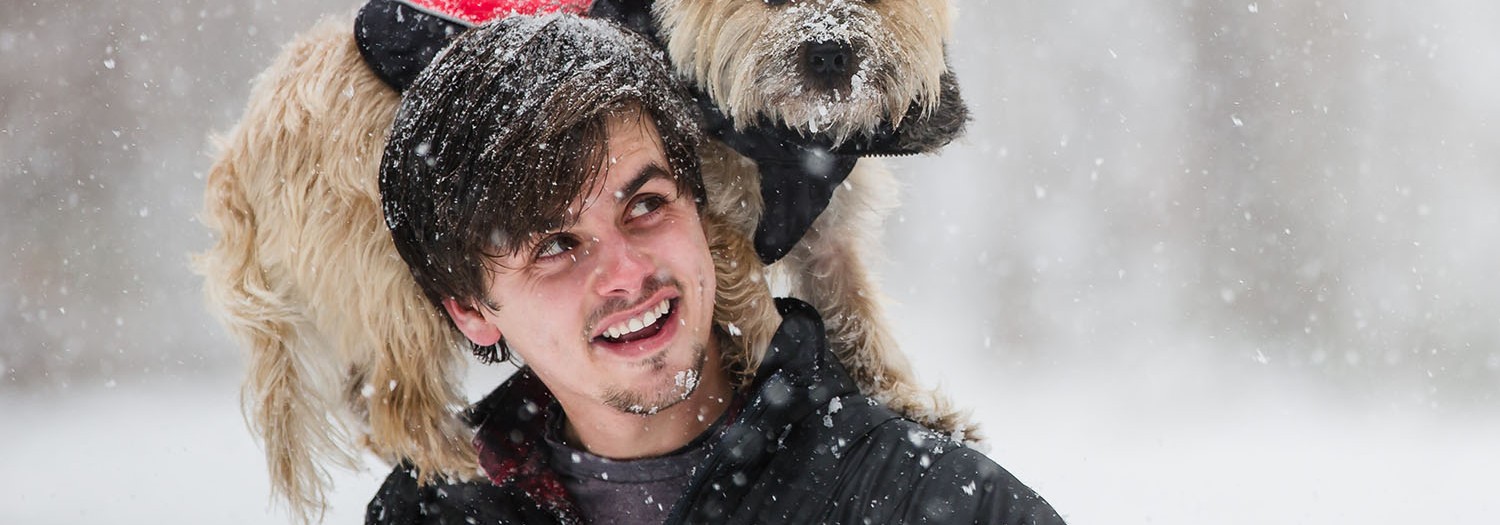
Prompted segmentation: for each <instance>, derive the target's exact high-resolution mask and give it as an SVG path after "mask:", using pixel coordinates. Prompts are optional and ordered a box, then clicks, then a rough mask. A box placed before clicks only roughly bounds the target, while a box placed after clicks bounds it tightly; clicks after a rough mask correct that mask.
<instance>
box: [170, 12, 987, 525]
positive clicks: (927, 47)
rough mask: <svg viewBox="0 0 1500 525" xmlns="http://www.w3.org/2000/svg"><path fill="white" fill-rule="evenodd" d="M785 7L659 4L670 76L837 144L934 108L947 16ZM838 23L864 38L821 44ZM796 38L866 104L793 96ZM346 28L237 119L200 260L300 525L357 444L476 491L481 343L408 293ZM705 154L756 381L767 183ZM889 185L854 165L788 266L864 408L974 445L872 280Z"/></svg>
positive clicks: (723, 155) (381, 119)
mask: <svg viewBox="0 0 1500 525" xmlns="http://www.w3.org/2000/svg"><path fill="white" fill-rule="evenodd" d="M771 3H775V2H771ZM791 4H792V5H789V6H787V5H783V6H770V5H769V3H766V2H758V1H745V0H714V1H709V0H658V3H657V5H656V15H657V17H658V20H659V21H660V23H661V27H662V29H663V34H664V35H665V36H666V42H667V44H668V47H669V56H670V57H671V59H672V60H673V63H674V64H675V65H676V66H677V67H678V68H679V70H680V71H681V72H682V73H684V74H685V75H686V76H688V78H689V79H691V80H693V81H695V82H698V83H699V84H700V87H704V88H706V90H707V91H708V92H710V93H712V94H713V95H714V97H715V101H716V102H717V103H719V105H720V106H721V107H722V108H725V110H726V111H727V112H729V113H731V114H734V115H737V116H753V115H761V116H767V117H770V118H774V119H776V120H778V121H781V122H784V123H786V124H787V125H789V126H791V127H796V128H798V129H803V130H806V131H808V132H817V133H832V134H833V136H835V138H837V139H839V140H843V139H845V138H848V137H854V136H858V135H859V134H861V133H864V132H866V131H868V130H869V129H872V128H873V127H875V126H877V125H879V124H880V123H882V122H887V121H891V120H896V121H899V120H900V119H901V118H903V117H902V115H903V109H905V107H906V105H907V104H911V103H913V102H915V103H916V104H917V105H919V106H923V107H924V108H926V109H924V111H930V110H931V104H933V103H934V102H933V101H934V100H936V99H935V97H936V89H937V87H936V85H937V84H936V79H937V78H938V75H939V74H941V73H943V72H944V71H945V68H946V66H945V64H944V62H943V60H942V51H941V46H942V39H943V38H945V36H946V35H947V33H948V27H947V24H948V19H949V17H950V14H949V13H948V9H947V6H946V2H945V0H881V1H879V2H871V3H868V5H855V4H866V3H865V2H853V1H846V0H809V1H804V2H797V1H793V2H791ZM772 7H780V8H781V9H780V11H775V10H771V9H770V8H772ZM796 9H800V10H802V11H801V12H802V14H800V15H797V14H796V13H797V12H798V11H796ZM752 10H763V11H752ZM794 15H795V16H800V17H802V18H800V19H799V18H794ZM829 17H833V18H829ZM838 17H846V18H845V19H847V20H853V21H855V22H852V23H849V24H847V25H843V26H839V25H838V24H832V25H828V24H825V25H823V26H818V25H817V24H820V23H822V22H819V20H823V21H825V22H826V21H829V20H838V19H839V18H838ZM783 24H799V25H808V24H812V25H814V26H817V27H824V28H825V29H826V30H827V31H829V33H828V36H829V38H836V37H838V38H842V37H847V38H849V39H851V41H853V42H860V43H861V44H860V46H862V48H864V49H869V50H870V51H869V54H868V55H865V56H864V57H863V58H862V59H861V60H862V61H861V62H860V66H859V67H860V71H863V72H864V73H863V74H864V75H866V76H865V77H864V79H863V80H861V81H860V82H863V84H862V87H860V88H859V89H858V90H856V91H859V93H857V94H854V95H850V94H845V95H838V96H834V95H831V94H829V93H814V92H810V91H809V92H801V93H798V92H795V89H793V88H792V87H790V86H789V84H790V83H793V82H795V81H796V73H795V71H794V70H793V69H787V68H788V67H790V66H785V64H784V63H783V61H782V60H781V59H780V58H778V57H785V56H787V54H789V53H790V54H795V53H796V51H795V50H792V49H791V48H790V47H787V46H784V45H777V44H775V41H776V40H778V39H786V38H788V35H789V34H790V33H788V31H789V30H786V29H782V25H783ZM835 26H837V27H835ZM350 27H351V24H350V21H349V19H348V18H339V19H334V20H324V21H321V22H319V23H318V24H317V25H316V26H315V27H314V28H313V29H312V30H311V31H309V32H308V33H306V34H304V35H302V36H300V37H299V38H297V39H296V40H295V41H294V42H292V43H291V44H289V45H288V46H287V47H286V48H285V49H284V50H283V52H282V54H281V56H280V57H279V58H278V59H277V60H276V61H275V63H273V64H272V65H271V66H270V68H268V69H267V71H266V72H265V73H263V74H262V76H261V77H260V78H259V79H258V80H257V82H256V84H255V87H254V88H253V90H252V93H251V98H250V103H249V105H248V106H247V108H246V111H245V114H244V116H243V118H242V120H241V121H240V123H239V124H238V126H237V127H236V128H235V129H234V130H233V131H232V132H230V133H229V134H228V136H227V137H224V138H222V139H221V140H220V141H219V146H220V151H219V153H218V154H217V157H216V159H215V162H214V164H213V166H212V168H211V169H210V171H209V175H208V184H207V190H206V194H205V209H204V213H203V217H202V220H203V222H204V223H205V224H206V225H208V226H209V227H210V228H211V229H213V230H214V231H215V232H217V233H218V240H217V243H216V244H215V245H214V246H213V247H212V248H211V249H210V250H209V251H208V252H206V253H204V254H201V255H200V256H199V257H198V258H197V269H198V271H199V272H200V273H202V274H203V275H204V276H205V277H206V288H207V293H208V298H209V303H210V304H211V305H212V306H214V307H216V309H217V310H218V311H219V314H220V317H221V318H222V319H223V320H224V322H225V323H226V325H227V326H228V327H229V328H230V329H231V331H232V332H234V333H235V334H236V335H237V336H238V337H239V339H241V341H242V342H243V343H244V344H245V345H246V346H248V348H249V376H248V378H247V379H246V383H245V388H244V398H243V402H244V405H245V411H246V414H247V417H248V419H249V420H250V423H251V425H252V427H253V429H254V431H255V432H256V433H257V435H258V436H259V437H260V439H261V440H262V442H263V445H264V447H265V453H266V456H267V461H268V465H269V469H270V474H271V478H272V484H273V488H274V489H275V491H276V492H277V493H278V494H280V495H282V496H284V497H286V499H287V501H288V503H289V504H290V506H291V508H292V510H293V512H294V513H295V514H297V515H298V516H299V517H301V518H303V519H308V518H311V517H313V516H315V515H316V514H317V513H318V512H320V509H321V508H322V505H323V501H324V499H323V494H324V490H325V489H326V485H327V482H328V480H327V474H326V472H325V471H324V470H323V466H322V465H324V464H326V463H325V462H329V461H331V462H334V463H335V464H342V465H354V464H356V461H355V458H356V457H357V456H356V455H357V453H358V452H357V450H358V448H359V447H358V446H351V445H354V444H358V445H362V446H363V447H364V448H367V449H368V450H370V451H372V452H374V453H375V454H376V455H378V456H380V457H382V458H383V459H385V460H386V461H387V462H398V461H408V462H410V463H411V464H412V465H414V466H415V467H416V469H417V471H418V472H420V473H421V475H422V477H423V478H424V479H431V478H432V477H433V476H450V477H454V478H460V479H469V478H471V477H473V476H474V475H475V474H477V473H478V468H477V462H476V459H475V454H474V450H473V445H472V443H471V438H472V432H471V431H470V430H469V429H468V427H467V426H466V425H465V423H464V421H463V418H462V410H463V408H464V406H465V405H466V404H467V403H466V400H465V399H464V398H463V396H462V393H461V392H460V387H461V377H462V375H463V374H462V369H463V367H464V366H465V362H466V360H465V358H464V354H465V353H466V351H467V350H468V349H469V344H468V343H467V341H465V340H464V339H463V338H462V336H461V335H460V334H459V333H458V332H457V330H456V329H454V328H453V327H452V325H451V323H449V322H448V321H447V319H446V317H444V316H443V315H442V314H441V313H440V312H439V311H438V310H437V309H436V308H435V307H434V305H432V304H431V303H430V302H428V300H427V299H426V298H425V296H424V295H423V294H422V292H421V290H420V289H419V288H418V287H417V285H416V284H415V282H414V281H413V279H412V277H411V275H410V273H409V271H408V269H407V268H406V266H405V265H404V264H403V263H402V261H401V259H400V257H398V256H397V255H396V251H395V248H394V246H393V244H392V242H391V237H390V234H389V232H388V231H387V230H386V226H385V222H384V219H383V216H382V214H381V207H380V195H379V190H378V173H379V162H380V156H381V152H382V149H383V147H384V143H385V137H386V134H387V133H388V132H389V129H390V125H391V121H392V119H393V116H394V114H395V111H396V108H397V106H398V105H399V101H400V100H399V96H398V94H397V93H396V92H395V91H393V90H392V89H391V88H389V87H388V86H386V85H385V84H383V83H382V82H381V81H380V80H379V79H377V78H376V76H375V75H374V74H373V73H372V72H371V71H370V70H369V68H368V67H367V66H366V64H365V63H364V61H363V59H362V58H361V56H360V53H359V51H358V49H357V48H356V45H355V42H354V38H353V35H352V32H351V30H350ZM799 27H800V26H799ZM805 33H806V32H805V31H804V32H801V33H797V34H805ZM835 33H837V34H835ZM736 42H739V43H748V44H750V45H751V48H750V49H746V48H743V47H736ZM757 46H759V47H757ZM784 66H785V67H784ZM745 79H754V82H746V81H745ZM752 87H753V89H749V88H752ZM851 87H853V86H851ZM757 90H759V91H757ZM776 90H782V91H781V93H780V94H776ZM787 90H791V91H787ZM767 92H770V93H771V94H767ZM824 111H828V112H829V113H828V115H829V116H828V117H827V118H825V117H824V116H823V114H824V113H823V112H824ZM906 114H908V115H909V112H908V113H906ZM745 120H748V119H745ZM702 155H703V157H704V166H703V168H704V175H705V183H706V184H707V186H708V191H709V195H710V196H709V201H710V209H709V210H708V212H707V216H706V217H705V224H706V227H707V228H708V232H709V237H710V247H711V249H712V250H713V253H714V259H715V265H716V270H717V271H718V279H719V283H720V285H719V296H718V298H717V300H718V302H717V304H716V311H715V318H716V323H718V324H719V325H720V326H722V327H724V328H725V332H726V333H729V334H732V335H733V336H734V339H735V340H734V341H732V342H733V343H735V346H737V347H738V348H742V349H746V350H748V351H742V352H735V353H731V354H729V357H730V360H731V362H732V363H733V364H734V365H735V366H736V367H737V368H738V369H740V370H748V371H754V370H755V367H756V366H757V365H758V364H759V362H760V359H759V357H760V356H761V355H763V353H764V351H765V347H766V345H768V344H769V341H770V338H771V335H772V334H773V333H774V332H775V330H776V328H777V327H778V326H779V324H780V316H779V315H778V314H777V313H776V310H775V306H774V304H773V302H772V301H771V299H770V291H769V288H768V284H767V279H766V278H765V273H764V271H763V270H764V267H763V266H762V264H761V263H760V261H759V259H758V258H757V256H756V254H755V252H754V249H753V247H752V246H751V244H750V240H749V238H750V235H751V232H753V231H754V228H755V224H756V222H757V221H758V220H759V215H760V211H761V202H760V195H759V193H758V187H759V175H758V173H757V172H756V170H755V167H754V165H753V163H751V162H750V161H749V160H748V159H745V158H743V157H740V156H739V155H737V154H735V153H733V152H732V151H731V150H729V149H728V148H727V147H724V146H723V145H722V144H719V143H715V142H713V141H709V142H708V143H706V144H705V147H704V149H703V151H702ZM896 186H897V185H896V183H895V181H894V180H893V179H892V178H891V176H890V174H889V173H888V172H887V171H886V170H885V169H884V168H883V167H882V166H880V165H879V163H878V162H876V161H873V160H862V161H860V162H859V163H858V165H857V166H856V168H855V170H854V172H853V174H851V176H850V177H849V179H848V183H847V184H846V188H845V189H844V190H841V191H840V192H839V193H838V194H837V196H836V197H835V198H834V200H833V203H832V204H831V205H830V207H829V208H828V210H827V211H825V212H824V214H823V216H822V217H821V218H819V219H818V221H817V222H816V223H815V224H814V230H813V231H811V232H809V234H808V235H807V237H806V238H805V239H804V240H803V241H802V242H801V243H800V244H799V245H798V247H797V248H796V249H794V250H793V252H792V253H791V254H790V255H789V256H788V257H787V258H786V259H784V262H782V263H779V264H778V266H781V267H783V268H784V271H783V273H784V274H786V276H787V278H788V279H789V280H790V283H791V284H792V287H793V290H794V291H795V295H798V296H800V297H804V298H806V299H808V300H809V301H810V302H812V303H813V304H814V305H815V306H817V307H818V308H819V309H820V310H821V311H822V312H823V313H824V315H825V317H826V318H827V320H828V324H829V327H830V329H831V330H832V335H833V337H831V341H833V343H834V344H835V350H836V351H837V352H838V353H839V356H840V358H841V360H843V361H844V363H845V364H846V365H848V367H849V369H850V371H851V373H852V374H853V375H854V376H855V377H856V379H857V380H858V381H859V382H860V384H861V386H862V387H863V390H865V391H866V392H867V393H870V394H872V395H873V396H874V397H876V398H878V399H880V400H882V401H885V402H887V403H889V404H890V405H891V406H892V407H893V408H895V409H897V410H899V411H901V412H903V413H905V414H907V415H909V416H912V417H914V418H916V419H918V420H921V421H923V422H925V423H927V424H929V425H930V426H934V427H935V428H938V429H940V430H945V431H955V430H961V429H963V428H965V427H964V425H963V423H962V421H961V420H960V418H959V417H958V416H957V415H955V414H954V413H953V412H952V411H951V410H949V409H948V408H947V405H946V404H945V403H943V401H942V400H941V399H940V398H938V397H937V396H935V395H934V394H932V393H931V392H929V391H924V390H920V389H918V388H916V386H915V382H914V381H913V379H912V375H911V372H910V370H909V368H908V366H907V364H906V362H905V360H904V359H903V358H902V357H901V354H900V353H899V352H898V351H897V350H896V348H895V345H894V344H893V343H892V342H891V339H890V335H889V334H888V333H887V332H886V330H885V328H884V326H883V324H882V323H883V321H882V314H881V313H880V309H879V306H878V305H879V302H878V293H877V291H876V289H875V288H874V286H873V285H872V282H871V279H870V277H869V274H868V271H867V270H866V269H865V267H864V264H865V263H866V261H868V260H869V258H868V257H869V254H871V253H873V252H874V247H875V245H876V243H875V240H876V238H877V236H878V234H879V232H880V229H879V227H880V222H881V218H882V217H883V216H884V215H885V213H886V211H887V210H889V209H890V208H891V207H892V206H894V205H895V190H896Z"/></svg>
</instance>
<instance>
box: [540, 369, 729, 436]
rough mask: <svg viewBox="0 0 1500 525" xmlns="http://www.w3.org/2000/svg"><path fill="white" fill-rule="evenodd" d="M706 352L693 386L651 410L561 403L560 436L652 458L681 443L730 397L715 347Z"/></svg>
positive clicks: (721, 411) (720, 411)
mask: <svg viewBox="0 0 1500 525" xmlns="http://www.w3.org/2000/svg"><path fill="white" fill-rule="evenodd" d="M709 353H710V355H709V357H708V359H707V360H706V362H705V363H704V365H703V374H702V375H703V377H702V379H701V380H700V381H699V384H698V388H697V389H695V390H694V391H693V393H692V394H691V395H689V396H688V397H687V399H684V400H682V401H680V402H678V403H677V404H675V405H672V406H670V407H667V408H665V409H662V410H661V411H659V412H656V413H654V414H649V415H640V414H630V413H626V412H621V411H619V410H617V409H615V408H611V407H608V406H605V405H603V404H602V403H598V402H592V403H583V406H569V403H567V402H563V413H564V417H566V418H567V419H566V421H564V423H563V426H562V432H563V435H562V436H561V437H562V438H563V439H564V440H565V441H566V442H567V443H568V444H569V445H571V446H574V447H578V448H580V449H583V450H586V451H588V452H589V453H591V454H594V455H597V456H601V457H606V458H610V459H638V458H649V457H657V456H662V455H666V454H668V453H670V452H672V451H675V450H677V449H680V448H682V447H684V446H686V445H687V444H688V443H690V442H692V440H693V438H696V437H698V436H699V435H700V434H702V433H703V432H704V431H705V430H707V429H708V427H709V426H711V425H713V423H714V422H715V421H717V420H718V419H719V416H721V415H723V414H724V411H725V410H727V409H728V408H729V405H730V402H731V397H732V396H733V390H732V389H731V388H730V385H729V374H728V373H727V372H725V371H724V368H723V366H722V365H721V363H722V361H721V360H720V359H719V352H718V349H713V350H709ZM559 401H561V399H560V400H559Z"/></svg>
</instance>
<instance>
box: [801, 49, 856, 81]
mask: <svg viewBox="0 0 1500 525" xmlns="http://www.w3.org/2000/svg"><path fill="white" fill-rule="evenodd" d="M807 73H808V76H810V77H812V78H813V79H814V80H817V81H821V82H824V83H827V84H832V85H839V84H845V83H847V82H848V81H849V77H850V76H851V75H853V74H854V49H852V48H850V47H849V44H845V43H843V42H809V43H808V44H807Z"/></svg>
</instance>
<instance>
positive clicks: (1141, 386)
mask: <svg viewBox="0 0 1500 525" xmlns="http://www.w3.org/2000/svg"><path fill="white" fill-rule="evenodd" d="M906 319H907V320H908V321H913V322H911V323H910V324H909V325H907V326H906V328H905V329H904V330H903V335H905V336H913V335H915V334H924V335H926V336H929V337H925V338H924V343H925V344H923V345H921V346H922V349H923V350H922V352H921V353H920V354H919V355H916V356H914V357H915V359H916V361H917V365H918V367H919V368H920V369H921V371H922V373H923V375H924V377H925V379H927V380H929V381H932V382H940V383H941V384H942V385H943V386H944V387H946V388H947V389H948V391H949V392H951V393H952V394H953V396H954V397H955V398H956V399H958V400H959V401H960V402H961V403H964V404H966V405H970V406H978V407H979V408H978V410H977V415H978V416H979V419H980V420H981V421H982V422H983V423H984V424H985V425H986V430H987V432H988V434H989V436H991V438H992V439H991V442H990V448H989V452H990V454H991V456H992V457H994V458H996V459H997V460H998V461H999V462H1000V463H1001V464H1002V465H1004V466H1006V467H1007V468H1009V469H1010V470H1011V471H1012V472H1013V473H1015V474H1016V475H1017V476H1018V477H1020V478H1021V479H1022V480H1023V481H1025V482H1027V483H1028V484H1030V485H1031V486H1032V487H1034V488H1036V489H1037V490H1038V491H1040V492H1041V493H1042V494H1043V495H1045V496H1046V497H1047V498H1048V499H1049V500H1051V501H1052V503H1053V504H1054V505H1055V506H1056V507H1057V508H1058V509H1059V510H1060V511H1061V512H1062V513H1064V514H1065V515H1066V516H1067V517H1068V518H1069V521H1070V523H1073V524H1075V525H1077V524H1099V525H1117V524H1159V525H1171V524H1184V525H1186V524H1195V525H1196V524H1226V525H1227V524H1246V525H1249V524H1257V525H1259V524H1268V523H1275V524H1283V523H1308V524H1339V523H1349V524H1408V523H1444V524H1466V523H1467V524H1480V523H1496V522H1497V521H1496V520H1497V519H1500V497H1497V494H1500V417H1496V416H1495V413H1494V411H1490V415H1489V416H1485V417H1480V416H1476V415H1475V414H1474V413H1473V411H1470V412H1469V413H1462V412H1460V413H1454V414H1448V415H1442V411H1439V410H1410V409H1397V408H1388V409H1371V408H1368V407H1363V408H1361V407H1360V406H1359V405H1350V404H1347V403H1334V402H1331V401H1328V400H1327V398H1326V396H1322V395H1320V394H1315V393H1311V392H1308V391H1306V389H1305V387H1294V386H1293V385H1290V384H1281V383H1278V381H1277V380H1273V379H1268V378H1262V377H1257V374H1256V373H1255V371H1254V370H1255V369H1254V368H1253V367H1249V368H1246V369H1237V370H1234V371H1226V370H1222V368H1223V367H1222V365H1220V366H1214V365H1210V364H1205V363H1194V362H1183V361H1181V360H1174V361H1173V362H1171V363H1166V362H1143V363H1136V364H1133V365H1130V366H1124V367H1109V366H1104V367H1100V368H1101V369H1098V370H1087V369H1080V367H1077V366H1072V367H1068V369H1066V370H1056V369H1052V370H1046V371H1037V370H1017V369H1014V367H1007V366H1006V365H1004V364H1002V363H999V362H996V361H994V360H993V359H985V358H981V357H976V356H977V355H978V351H977V348H978V347H979V346H980V345H979V344H974V342H968V341H961V340H958V339H956V338H955V339H951V340H946V341H945V340H943V338H942V337H937V338H932V337H930V336H932V335H933V331H931V330H928V329H927V328H926V327H932V326H934V325H935V324H937V323H935V322H931V321H929V322H921V321H920V320H917V319H913V318H912V317H907V318H906ZM909 348H910V346H909ZM958 363H965V364H963V365H958ZM1111 368H1113V369H1111ZM1247 370H1248V371H1247ZM497 373H498V372H497V371H495V370H476V371H475V372H474V373H472V374H471V376H472V377H474V378H477V380H476V381H475V382H479V383H489V384H493V382H494V381H498V378H493V377H491V378H488V379H486V375H491V376H493V375H494V374H497ZM152 381H154V380H152V379H151V378H143V379H133V380H122V381H120V382H119V384H115V385H113V386H110V385H103V384H100V385H86V386H85V385H78V386H74V387H71V388H70V390H69V391H68V393H67V395H65V396H61V397H59V398H52V399H36V398H28V399H17V398H15V397H14V396H12V397H10V398H0V417H3V419H4V424H3V425H0V458H3V459H0V523H3V524H54V523H57V524H61V523H109V524H118V525H126V524H136V523H142V524H146V523H223V524H233V523H286V522H288V521H289V520H288V518H287V517H286V515H285V513H284V512H283V511H281V510H280V509H279V508H275V507H271V506H270V505H269V496H268V488H267V482H266V477H265V469H264V467H263V465H262V463H261V459H260V452H259V450H258V449H257V447H256V445H255V443H254V442H253V441H252V440H251V439H250V436H249V434H248V432H247V431H246V430H245V426H244V423H243V421H242V420H241V418H240V415H239V412H238V407H237V401H236V395H237V393H236V383H237V381H238V377H234V376H229V375H226V376H223V377H202V378H196V379H190V380H189V379H180V378H172V379H165V380H161V381H155V384H150V383H151V382H152ZM477 389H478V388H477V387H474V388H471V389H470V390H477ZM384 470H385V469H384V467H381V466H376V465H374V464H372V465H371V467H370V468H369V469H368V470H367V471H366V472H360V473H350V472H339V473H338V474H337V481H336V484H337V487H336V490H335V492H334V493H333V494H332V498H331V500H332V508H331V510H330V512H329V513H328V515H327V519H326V521H325V522H326V523H358V522H360V521H361V520H362V511H363V508H364V505H365V503H366V502H367V501H368V500H369V498H370V496H371V495H372V494H373V493H374V491H375V489H376V487H377V485H378V484H379V482H380V479H381V478H382V477H383V471H384Z"/></svg>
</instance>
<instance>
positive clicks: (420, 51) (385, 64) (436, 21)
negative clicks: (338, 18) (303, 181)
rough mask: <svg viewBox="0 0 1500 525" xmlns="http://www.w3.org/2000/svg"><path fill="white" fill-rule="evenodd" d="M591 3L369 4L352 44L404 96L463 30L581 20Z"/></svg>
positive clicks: (422, 0)
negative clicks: (564, 17) (551, 16)
mask: <svg viewBox="0 0 1500 525" xmlns="http://www.w3.org/2000/svg"><path fill="white" fill-rule="evenodd" d="M593 3H594V2H593V0H370V2H369V3H367V4H365V6H364V7H363V8H361V9H360V10H359V16H357V17H356V18H355V19H354V41H355V43H356V44H357V45H358V46H359V53H360V55H362V56H363V57H364V58H365V64H367V65H369V66H370V69H371V70H372V71H374V72H375V76H377V77H380V79H381V80H383V81H385V83H386V84H387V85H390V86H391V87H393V88H395V89H396V90H397V91H405V90H406V87H407V86H410V85H411V83H412V81H414V80H416V78H417V74H419V73H421V72H422V69H423V68H425V67H427V64H428V63H429V62H432V59H433V57H435V56H437V54H438V51H442V49H443V48H444V47H447V45H448V42H449V41H451V40H452V39H453V37H454V36H457V35H458V34H459V33H462V32H463V31H464V30H465V29H468V28H470V27H474V26H477V25H480V24H483V23H485V22H488V21H490V20H493V19H495V18H500V17H504V16H511V15H539V14H547V13H569V14H584V13H587V12H588V10H589V8H590V7H591V6H592V5H593Z"/></svg>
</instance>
